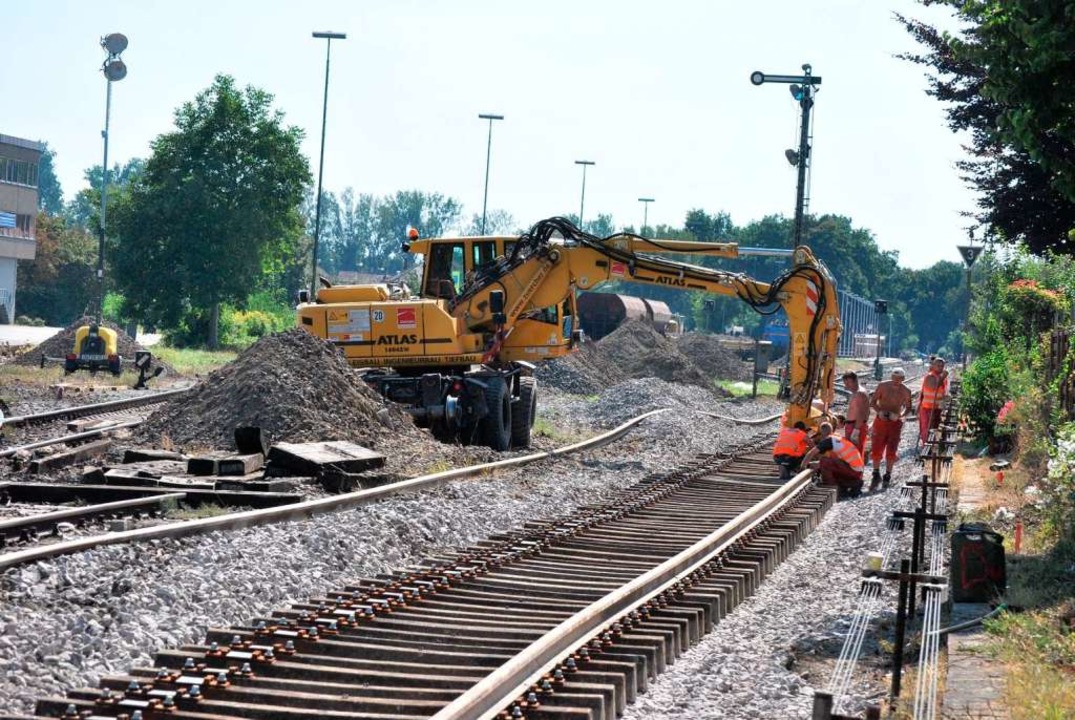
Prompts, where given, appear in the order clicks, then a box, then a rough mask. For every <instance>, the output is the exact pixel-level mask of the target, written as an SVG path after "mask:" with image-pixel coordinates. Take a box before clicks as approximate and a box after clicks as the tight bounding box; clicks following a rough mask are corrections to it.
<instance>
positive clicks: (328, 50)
mask: <svg viewBox="0 0 1075 720" xmlns="http://www.w3.org/2000/svg"><path fill="white" fill-rule="evenodd" d="M313 36H314V37H315V38H317V39H319V40H327V41H328V42H326V43H325V99H324V102H323V103H322V105H321V160H320V162H318V164H317V203H316V205H315V208H316V209H315V210H314V257H313V272H312V273H311V275H310V297H311V298H313V299H316V298H317V246H318V243H319V242H320V240H321V178H322V174H323V172H324V170H325V127H326V124H327V122H328V70H329V61H330V60H331V58H332V41H333V40H346V39H347V33H338V32H327V31H326V32H314V33H313Z"/></svg>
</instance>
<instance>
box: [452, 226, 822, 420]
mask: <svg viewBox="0 0 1075 720" xmlns="http://www.w3.org/2000/svg"><path fill="white" fill-rule="evenodd" d="M676 253H680V254H709V255H715V256H717V257H724V258H734V257H738V254H739V249H738V246H736V245H735V244H719V243H699V242H685V241H666V240H653V239H647V238H642V237H639V236H636V235H630V234H626V233H621V234H618V235H612V236H610V237H608V238H604V239H599V238H596V237H594V236H592V235H588V234H586V233H583V232H581V231H580V230H578V229H577V228H576V227H575V226H574V225H572V224H571V223H570V222H568V221H566V220H564V219H562V218H552V219H550V220H543V221H541V222H539V223H537V224H536V225H535V226H534V227H533V228H531V230H530V231H529V232H528V233H526V234H524V235H522V236H520V238H519V239H518V241H517V242H516V243H515V244H514V246H513V247H512V251H511V253H509V254H508V255H506V256H505V257H501V258H498V259H497V261H496V262H495V263H491V264H490V265H488V266H485V267H483V268H481V269H480V270H479V271H477V272H475V273H474V276H473V277H471V278H470V279H469V281H468V282H467V284H466V286H465V287H464V288H463V292H462V293H461V294H460V295H459V297H457V298H455V299H454V300H453V301H452V303H451V312H452V314H453V315H454V316H456V317H457V318H459V319H460V320H461V321H462V322H463V324H465V325H466V326H467V327H468V328H469V329H470V330H471V331H475V332H477V331H481V332H486V333H489V334H490V336H491V337H493V338H494V340H493V342H492V343H491V344H490V347H489V349H488V351H487V358H488V359H489V360H495V355H496V352H497V351H498V349H499V344H500V343H501V342H503V340H504V339H505V338H506V337H507V335H509V334H510V332H511V329H512V328H514V327H515V324H516V322H517V321H518V320H519V319H520V318H522V317H524V316H525V315H526V314H527V313H530V312H533V311H536V310H539V309H541V308H545V307H550V306H555V305H558V304H560V303H561V302H563V300H564V299H565V298H566V297H568V295H569V294H571V293H574V292H576V291H577V290H590V289H593V288H596V287H598V286H600V285H602V284H604V283H607V282H611V281H622V282H632V283H639V284H644V285H656V286H662V287H670V288H675V289H679V290H689V291H698V292H706V293H712V294H714V295H725V296H729V297H737V298H739V299H740V300H742V301H743V302H746V303H747V304H748V305H750V306H751V307H753V308H754V309H755V310H757V311H758V312H760V313H763V314H772V313H774V312H776V309H777V307H783V308H784V311H785V312H786V314H787V317H788V326H789V348H788V352H789V353H790V357H791V368H790V377H789V384H790V390H791V397H790V401H789V405H788V412H787V413H786V414H785V420H784V421H785V423H786V424H788V425H793V424H794V423H796V422H798V421H800V420H801V421H804V422H807V423H808V424H813V423H814V422H816V418H817V416H818V415H820V414H823V413H826V412H827V410H828V407H829V404H830V403H831V402H832V399H833V393H834V386H835V377H834V372H835V361H836V351H837V346H838V342H839V336H840V329H841V326H840V311H839V308H838V306H837V300H836V297H837V296H836V284H835V282H834V281H833V279H832V277H831V276H830V275H829V273H828V270H827V269H826V268H825V266H824V265H823V264H822V263H821V262H820V261H819V260H818V259H817V258H816V257H814V255H813V253H811V251H810V249H809V248H807V247H805V246H799V247H798V248H796V249H795V250H794V251H793V253H792V264H791V267H790V268H789V269H788V270H787V271H785V272H784V273H783V274H781V275H780V276H779V277H778V278H776V279H774V280H773V281H772V282H771V283H764V282H759V281H757V280H755V279H753V278H750V277H748V276H746V275H743V274H740V273H733V272H728V271H725V270H715V269H712V268H707V267H702V266H699V265H693V264H690V263H684V262H678V261H675V260H671V259H667V258H665V257H663V255H666V254H676ZM815 400H820V405H821V407H820V408H818V407H816V406H815V404H814V401H815Z"/></svg>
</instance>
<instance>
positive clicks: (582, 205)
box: [575, 160, 597, 230]
mask: <svg viewBox="0 0 1075 720" xmlns="http://www.w3.org/2000/svg"><path fill="white" fill-rule="evenodd" d="M575 164H576V165H581V166H582V200H581V201H580V202H579V230H582V213H583V211H584V210H585V209H586V166H587V165H596V164H597V163H595V162H594V161H593V160H576V161H575Z"/></svg>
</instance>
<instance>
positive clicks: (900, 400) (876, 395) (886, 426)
mask: <svg viewBox="0 0 1075 720" xmlns="http://www.w3.org/2000/svg"><path fill="white" fill-rule="evenodd" d="M891 377H892V379H891V380H887V381H885V382H883V383H878V385H877V388H876V389H874V391H873V399H872V400H871V401H870V406H871V407H873V409H874V410H876V411H877V417H875V418H874V421H873V428H872V434H871V435H870V461H871V462H872V463H873V477H872V478H870V492H873V491H874V490H876V489H877V488H878V486H879V485H883V486H884V487H885V488H887V487H888V484H889V482H891V481H892V469H893V468H894V467H895V466H896V452H897V451H898V450H899V447H900V435H901V434H902V433H903V416H904V415H906V414H908V413H910V412H911V408H912V407H913V406H914V400H913V399H912V398H911V391H910V390H909V389H908V387H907V386H906V385H904V384H903V379H904V377H905V375H904V372H903V368H896V369H894V370H893V371H892V376H891ZM882 455H884V457H885V475H884V477H883V478H882V476H881V456H882Z"/></svg>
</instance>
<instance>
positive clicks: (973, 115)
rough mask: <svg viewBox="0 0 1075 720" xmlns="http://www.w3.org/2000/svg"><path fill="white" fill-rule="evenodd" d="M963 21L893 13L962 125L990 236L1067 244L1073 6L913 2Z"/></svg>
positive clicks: (1072, 208)
mask: <svg viewBox="0 0 1075 720" xmlns="http://www.w3.org/2000/svg"><path fill="white" fill-rule="evenodd" d="M922 2H923V3H924V4H933V5H944V6H947V7H949V8H950V9H951V10H952V12H953V14H954V15H955V17H956V18H957V19H958V20H959V21H960V22H961V23H962V24H963V25H964V30H962V31H961V32H959V33H956V34H948V33H942V32H940V31H938V30H937V29H936V28H934V27H932V26H930V25H927V24H925V23H923V22H920V21H918V20H913V19H908V18H905V17H903V16H899V15H898V16H897V18H898V19H899V21H900V22H901V23H902V24H903V25H904V27H905V28H906V29H907V30H908V32H910V33H911V35H912V36H913V37H914V38H915V40H917V41H918V42H919V43H920V44H921V45H923V46H924V50H925V51H924V53H922V54H916V53H906V54H904V55H902V56H901V57H903V58H904V59H906V60H909V61H911V62H914V63H916V64H918V65H921V66H923V67H925V68H927V70H928V75H927V77H928V78H929V90H928V91H927V92H928V93H929V94H930V95H932V96H933V97H935V98H937V99H938V100H940V101H941V102H943V103H946V105H947V107H946V113H947V115H948V124H949V127H951V128H952V130H953V131H967V132H969V133H970V134H971V144H970V146H969V147H967V150H968V151H969V153H970V154H971V156H972V159H971V160H968V161H964V162H961V163H959V168H960V169H961V170H962V172H963V175H964V179H965V180H966V181H967V182H968V184H969V185H970V186H971V187H972V188H974V189H975V190H977V191H978V192H979V193H980V197H979V200H978V211H977V213H974V214H973V217H974V218H975V220H976V221H977V222H978V223H979V224H980V226H981V228H982V229H983V230H984V234H985V237H986V238H988V239H993V240H1000V241H1010V242H1025V243H1026V244H1027V245H1028V246H1029V247H1030V248H1031V249H1032V250H1034V251H1035V252H1040V251H1043V250H1045V249H1049V248H1051V249H1055V250H1059V251H1063V252H1070V248H1069V247H1068V243H1067V240H1068V232H1069V231H1070V230H1071V229H1072V228H1073V227H1075V117H1073V115H1072V112H1071V108H1072V106H1073V104H1075V87H1073V86H1072V83H1071V81H1070V78H1071V77H1072V74H1073V72H1075V53H1073V52H1072V47H1073V46H1075V11H1073V9H1072V5H1071V3H1069V2H1058V1H1055V0H1050V1H1045V0H922Z"/></svg>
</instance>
